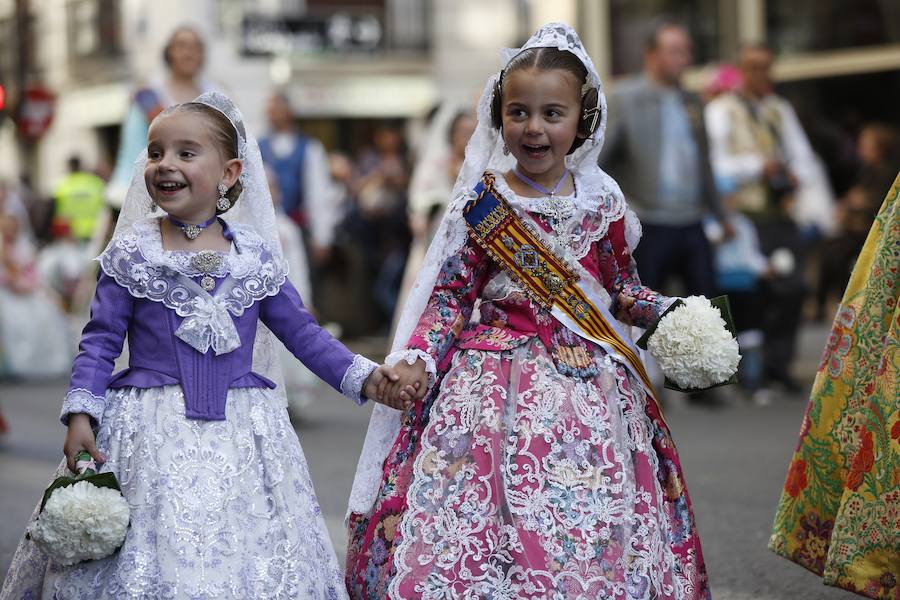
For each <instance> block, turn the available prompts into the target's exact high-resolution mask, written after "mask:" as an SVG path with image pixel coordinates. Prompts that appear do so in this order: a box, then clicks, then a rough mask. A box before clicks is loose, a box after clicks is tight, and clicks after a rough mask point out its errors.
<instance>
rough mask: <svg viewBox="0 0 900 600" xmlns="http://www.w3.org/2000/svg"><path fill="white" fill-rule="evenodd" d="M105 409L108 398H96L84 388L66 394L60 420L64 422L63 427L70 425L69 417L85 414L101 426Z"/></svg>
mask: <svg viewBox="0 0 900 600" xmlns="http://www.w3.org/2000/svg"><path fill="white" fill-rule="evenodd" d="M105 408H106V398H104V397H103V396H95V395H94V394H92V393H91V392H90V391H88V390H86V389H83V388H74V389H71V390H69V392H68V393H67V394H66V399H65V400H64V401H63V405H62V411H61V412H60V414H59V420H60V421H62V424H63V425H68V424H69V415H74V414H76V413H85V414H87V415H90V417H91V419H92V420H93V421H94V423H95V424H96V425H98V426H99V425H100V420H101V419H102V418H103V411H104V409H105Z"/></svg>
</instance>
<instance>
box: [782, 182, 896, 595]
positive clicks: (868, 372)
mask: <svg viewBox="0 0 900 600" xmlns="http://www.w3.org/2000/svg"><path fill="white" fill-rule="evenodd" d="M898 197H900V176H898V177H897V179H895V180H894V184H893V186H892V187H891V190H890V191H889V192H888V195H887V197H886V198H885V200H884V204H883V205H882V207H881V210H880V212H879V213H878V217H877V218H876V219H875V224H874V225H873V226H872V230H871V231H870V232H869V236H868V238H867V240H866V244H865V246H864V247H863V250H862V252H861V254H860V256H859V259H858V260H857V263H856V267H855V268H854V270H853V275H852V276H851V278H850V283H849V284H848V286H847V291H846V292H845V294H844V298H843V300H842V301H841V306H840V308H839V309H838V312H837V316H836V317H835V320H834V326H833V328H832V330H831V336H830V338H829V340H828V345H827V347H826V348H825V352H824V354H823V356H822V361H821V363H820V364H819V370H818V373H817V375H816V380H815V384H814V385H813V390H812V395H811V397H810V400H809V404H808V406H807V408H806V414H805V416H804V418H803V425H802V427H801V430H800V441H799V442H798V444H797V449H796V451H795V453H794V456H793V459H792V460H791V464H790V467H789V469H788V475H787V481H786V482H785V485H784V491H783V493H782V497H781V502H780V503H779V505H778V513H777V515H776V517H775V525H774V529H773V532H772V537H771V538H770V540H769V548H770V549H771V550H773V551H774V552H776V553H777V554H779V555H781V556H784V557H785V558H787V559H789V560H792V561H794V562H796V563H798V564H800V565H802V566H804V567H806V568H807V569H809V570H810V571H813V572H814V573H818V574H820V575H822V577H823V580H824V582H825V583H826V584H828V585H834V586H838V587H842V588H845V589H848V590H851V591H853V592H856V593H858V594H862V595H864V596H868V597H870V598H884V599H888V598H890V599H892V600H900V411H898V396H900V377H898V373H900V352H898V344H900V341H898V331H900V311H898V309H897V302H898V290H900V274H898V267H900V199H898Z"/></svg>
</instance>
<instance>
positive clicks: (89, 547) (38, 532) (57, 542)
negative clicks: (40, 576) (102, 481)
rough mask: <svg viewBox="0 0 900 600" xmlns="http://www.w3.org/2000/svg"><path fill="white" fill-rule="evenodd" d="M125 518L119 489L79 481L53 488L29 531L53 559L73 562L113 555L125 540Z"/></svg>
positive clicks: (124, 507) (65, 562)
mask: <svg viewBox="0 0 900 600" xmlns="http://www.w3.org/2000/svg"><path fill="white" fill-rule="evenodd" d="M128 520H129V510H128V502H126V501H125V498H123V497H122V493H121V492H119V491H118V490H115V489H112V488H105V487H98V486H96V485H94V484H93V483H91V482H89V481H79V482H76V483H75V484H73V485H70V486H66V487H61V488H58V489H56V490H54V491H53V493H52V494H51V495H50V498H49V499H48V500H47V503H46V504H45V505H44V509H43V510H42V511H41V514H40V515H39V516H38V518H37V520H35V521H34V523H32V524H31V527H29V534H30V536H31V539H32V540H33V541H34V542H35V543H36V544H37V545H38V547H40V549H41V550H43V551H44V552H46V553H47V554H48V555H49V556H50V558H52V559H53V560H54V561H56V562H58V563H59V564H62V565H74V564H75V563H78V562H81V561H84V560H96V559H99V558H104V557H106V556H109V555H110V554H112V553H113V552H114V551H115V550H116V548H118V547H119V546H121V545H122V542H123V541H124V540H125V533H126V532H127V531H128Z"/></svg>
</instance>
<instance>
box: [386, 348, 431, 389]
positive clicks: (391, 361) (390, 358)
mask: <svg viewBox="0 0 900 600" xmlns="http://www.w3.org/2000/svg"><path fill="white" fill-rule="evenodd" d="M418 358H421V359H422V361H423V362H424V363H425V372H426V373H428V387H431V386H432V385H433V384H434V381H435V379H436V378H437V365H436V364H435V362H434V359H433V358H432V357H431V355H430V354H428V353H427V352H425V351H424V350H419V349H418V348H407V349H406V350H397V351H396V352H391V353H390V354H388V355H387V358H385V359H384V364H386V365H388V366H390V367H393V366H394V365H396V364H397V363H399V362H400V361H401V360H405V361H406V364H408V365H414V364H416V359H418Z"/></svg>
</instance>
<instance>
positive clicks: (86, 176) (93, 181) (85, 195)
mask: <svg viewBox="0 0 900 600" xmlns="http://www.w3.org/2000/svg"><path fill="white" fill-rule="evenodd" d="M105 189H106V184H105V183H104V182H103V180H102V179H100V178H99V177H97V176H96V175H94V174H93V173H90V172H88V171H86V170H84V169H83V168H82V165H81V159H80V158H79V157H77V156H73V157H71V158H69V173H68V175H66V176H65V177H63V178H62V180H61V181H60V182H59V184H58V185H57V186H56V191H55V192H54V194H53V197H54V200H55V205H56V206H55V212H54V217H53V220H54V223H55V226H57V227H65V228H67V229H68V231H69V235H71V237H72V238H73V239H74V240H76V241H79V242H84V243H87V242H89V241H90V239H91V237H92V236H93V235H94V229H95V228H96V226H97V220H98V219H99V218H100V215H101V214H103V207H104V191H105Z"/></svg>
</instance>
